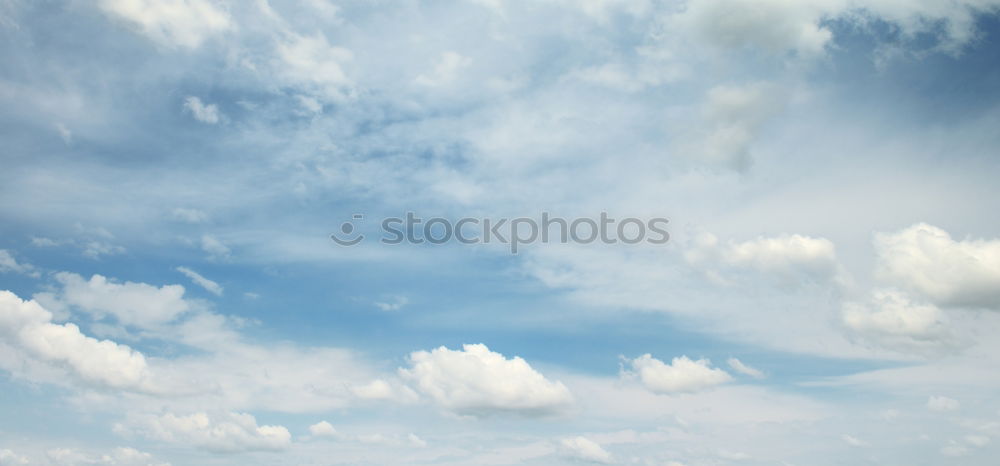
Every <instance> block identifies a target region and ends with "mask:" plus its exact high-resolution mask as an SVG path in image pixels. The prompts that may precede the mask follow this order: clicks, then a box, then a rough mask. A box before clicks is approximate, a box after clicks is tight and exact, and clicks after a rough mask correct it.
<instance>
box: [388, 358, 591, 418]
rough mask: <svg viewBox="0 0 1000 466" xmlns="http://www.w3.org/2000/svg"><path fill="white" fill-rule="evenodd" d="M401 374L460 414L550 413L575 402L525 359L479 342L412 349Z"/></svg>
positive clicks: (558, 385)
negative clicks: (408, 366) (407, 366)
mask: <svg viewBox="0 0 1000 466" xmlns="http://www.w3.org/2000/svg"><path fill="white" fill-rule="evenodd" d="M399 373H400V375H401V376H403V378H405V379H407V380H409V381H411V382H412V383H414V384H415V387H416V389H417V390H418V391H419V392H420V393H422V394H424V395H426V396H428V397H430V398H431V399H432V400H434V401H435V402H436V403H437V404H439V405H440V406H442V407H444V408H446V409H449V410H452V411H454V412H456V413H459V414H469V415H476V416H482V415H488V414H492V413H498V412H510V413H518V414H525V415H541V414H551V413H555V412H558V411H561V410H562V409H564V408H566V407H567V406H568V405H569V404H570V403H572V402H573V397H572V395H571V394H570V392H569V390H568V389H567V388H566V386H564V385H563V384H562V383H561V382H552V381H550V380H548V379H546V378H545V377H544V376H543V375H542V374H540V373H539V372H537V371H536V370H534V369H533V368H532V367H531V366H530V365H528V363H527V362H525V361H524V359H521V358H519V357H514V358H513V359H507V358H505V357H504V356H503V355H502V354H500V353H495V352H492V351H490V350H489V348H487V347H486V345H483V344H474V345H463V346H462V350H449V349H448V348H445V347H444V346H442V347H440V348H437V349H434V350H432V351H430V352H428V351H415V352H413V353H411V354H410V368H408V369H402V368H401V369H400V370H399Z"/></svg>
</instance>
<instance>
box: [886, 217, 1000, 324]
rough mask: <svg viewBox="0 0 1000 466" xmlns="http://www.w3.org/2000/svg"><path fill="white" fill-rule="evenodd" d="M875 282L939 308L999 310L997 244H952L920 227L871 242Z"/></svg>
mask: <svg viewBox="0 0 1000 466" xmlns="http://www.w3.org/2000/svg"><path fill="white" fill-rule="evenodd" d="M875 250H876V253H877V255H878V268H877V274H878V276H879V277H880V278H882V279H884V280H887V281H889V282H892V283H893V284H895V285H897V286H900V287H902V288H905V289H907V290H910V291H913V292H916V293H919V294H921V295H923V296H926V297H927V298H928V299H930V300H931V301H933V302H934V303H936V304H938V305H941V306H959V307H977V308H989V309H996V310H1000V239H993V240H973V239H968V240H964V241H955V240H954V239H952V238H951V235H949V234H948V233H947V232H946V231H944V230H942V229H940V228H937V227H934V226H931V225H928V224H925V223H920V224H917V225H913V226H911V227H909V228H906V229H903V230H901V231H898V232H896V233H880V234H877V235H876V236H875Z"/></svg>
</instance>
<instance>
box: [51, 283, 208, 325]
mask: <svg viewBox="0 0 1000 466" xmlns="http://www.w3.org/2000/svg"><path fill="white" fill-rule="evenodd" d="M55 278H56V281H58V282H59V284H60V285H61V286H62V288H61V289H59V290H57V291H56V292H54V293H48V292H46V293H39V294H37V295H35V298H36V299H39V300H41V301H42V302H44V303H45V304H46V305H52V306H56V307H58V308H63V307H66V306H69V307H73V308H77V309H80V310H83V311H85V312H87V313H89V314H91V315H93V316H94V317H95V318H98V319H101V318H104V317H105V316H108V315H110V316H113V317H114V318H115V319H116V320H117V321H118V322H119V323H121V324H123V325H133V326H136V327H140V328H153V327H157V326H160V325H162V324H165V323H167V322H171V321H173V320H175V319H177V318H178V317H179V316H180V315H181V314H184V313H185V312H188V311H189V310H191V308H192V306H191V304H190V303H189V302H188V301H187V300H185V299H184V287H183V286H181V285H164V286H161V287H159V288H157V287H155V286H153V285H148V284H145V283H134V282H125V283H117V282H115V281H114V280H113V279H108V278H106V277H104V276H101V275H94V276H92V277H90V280H86V279H84V278H83V277H81V276H79V275H77V274H74V273H69V272H59V273H57V274H56V275H55Z"/></svg>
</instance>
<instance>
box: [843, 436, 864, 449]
mask: <svg viewBox="0 0 1000 466" xmlns="http://www.w3.org/2000/svg"><path fill="white" fill-rule="evenodd" d="M840 439H841V440H843V441H844V443H846V444H848V445H850V446H852V447H867V446H868V442H866V441H864V440H861V439H859V438H857V437H855V436H853V435H848V434H844V435H841V436H840Z"/></svg>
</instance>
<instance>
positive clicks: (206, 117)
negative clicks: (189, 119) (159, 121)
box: [184, 96, 219, 125]
mask: <svg viewBox="0 0 1000 466" xmlns="http://www.w3.org/2000/svg"><path fill="white" fill-rule="evenodd" d="M184 109H186V110H187V111H189V112H191V116H193V117H194V119H195V120H198V121H200V122H202V123H207V124H210V125H214V124H216V123H218V122H219V107H217V106H216V105H215V104H208V105H205V104H204V103H202V101H201V99H199V98H197V97H194V96H188V97H185V98H184Z"/></svg>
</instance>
